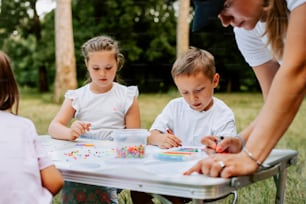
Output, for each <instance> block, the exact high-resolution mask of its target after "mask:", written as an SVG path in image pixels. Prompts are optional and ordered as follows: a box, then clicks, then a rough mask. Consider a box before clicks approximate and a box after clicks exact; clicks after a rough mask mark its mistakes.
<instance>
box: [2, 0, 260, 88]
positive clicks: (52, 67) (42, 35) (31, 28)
mask: <svg viewBox="0 0 306 204" xmlns="http://www.w3.org/2000/svg"><path fill="white" fill-rule="evenodd" d="M37 1H39V0H1V1H0V5H1V10H0V48H1V49H2V50H4V51H5V52H7V53H8V55H9V56H10V57H11V59H12V61H13V63H14V70H15V74H16V78H17V80H18V83H19V84H20V85H21V86H27V87H32V88H37V90H38V91H40V92H48V91H50V90H53V89H54V80H55V73H56V60H55V56H56V55H55V10H51V11H50V12H49V13H47V14H45V15H41V16H38V14H37V8H36V6H35V5H36V3H37ZM185 1H187V0H185ZM179 2H181V1H175V0H124V1H113V0H103V1H101V0H89V1H84V0H71V9H72V26H73V40H74V52H75V59H76V72H77V73H76V76H77V81H78V86H81V85H83V82H84V81H85V80H86V77H87V74H86V69H85V65H84V61H83V58H82V56H81V53H80V47H81V45H82V44H83V43H84V42H85V41H87V40H88V39H89V38H92V37H94V36H97V35H102V34H106V35H110V36H112V37H114V38H115V39H116V40H118V41H119V42H120V47H121V48H122V51H123V54H124V55H125V57H126V63H125V66H124V68H123V69H122V70H121V73H120V75H121V78H122V79H123V80H124V82H125V83H126V84H127V85H131V84H134V85H138V87H139V89H140V92H154V93H156V92H167V91H169V89H171V88H172V87H174V84H173V81H172V78H171V75H170V70H171V66H172V64H173V62H174V61H175V58H176V55H177V52H178V50H177V49H179V48H177V47H176V46H177V36H178V35H177V22H178V14H179V12H178V9H179V8H180V5H179ZM189 14H190V19H186V22H187V23H190V21H192V14H193V7H192V3H190V10H189ZM187 29H190V26H187ZM187 36H189V39H188V41H189V44H190V46H196V47H199V48H202V49H206V50H208V51H210V52H211V53H212V54H213V55H214V56H215V60H216V66H217V71H218V72H219V73H220V75H221V82H220V86H219V88H218V89H217V91H222V92H225V91H226V92H233V91H258V84H257V81H256V79H255V77H254V76H253V73H252V71H251V69H250V68H249V67H248V65H247V64H246V63H245V62H244V60H243V58H242V56H241V55H240V52H239V51H238V49H237V47H236V43H235V40H234V36H233V32H232V28H223V27H222V26H221V24H220V22H219V21H218V20H216V23H215V24H214V25H213V26H212V27H210V29H208V30H206V31H205V32H201V33H191V32H189V35H187ZM180 42H181V41H180ZM63 43H64V42H63Z"/></svg>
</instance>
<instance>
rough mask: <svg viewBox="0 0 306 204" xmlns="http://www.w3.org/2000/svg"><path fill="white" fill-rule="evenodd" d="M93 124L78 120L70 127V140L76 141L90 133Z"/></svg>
mask: <svg viewBox="0 0 306 204" xmlns="http://www.w3.org/2000/svg"><path fill="white" fill-rule="evenodd" d="M90 126H91V123H85V122H82V121H79V120H76V121H74V122H73V123H72V125H71V127H70V136H69V138H70V140H76V139H77V138H79V137H80V136H81V135H82V134H84V133H85V132H87V131H89V129H90Z"/></svg>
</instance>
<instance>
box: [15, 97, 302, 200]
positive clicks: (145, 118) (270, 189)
mask: <svg viewBox="0 0 306 204" xmlns="http://www.w3.org/2000/svg"><path fill="white" fill-rule="evenodd" d="M177 96H178V94H177V92H175V91H173V92H170V93H169V94H141V95H140V96H139V106H140V110H141V121H142V127H143V128H147V129H148V128H150V126H151V124H152V122H153V120H154V119H155V117H156V116H157V115H158V114H159V113H160V111H161V110H162V109H163V107H164V106H165V105H166V104H167V103H168V102H169V100H171V99H172V98H174V97H177ZM215 96H216V97H218V98H220V99H222V100H223V101H224V102H225V103H227V104H228V105H229V106H230V107H231V108H232V110H233V111H234V113H235V115H236V124H237V128H238V131H241V130H242V129H243V128H244V127H245V126H246V125H247V124H249V123H250V122H251V121H252V120H253V119H254V117H255V116H256V115H257V113H258V112H259V110H260V108H261V106H262V97H261V95H260V94H240V93H239V94H236V93H235V94H220V93H217V94H216V95H215ZM59 108H60V105H58V104H53V103H52V96H51V94H43V95H41V94H31V93H23V94H22V95H21V104H20V115H22V116H25V117H28V118H29V119H31V120H33V122H34V123H35V125H36V128H37V131H38V133H39V134H47V130H48V126H49V123H50V121H51V120H52V118H53V117H54V116H55V114H56V113H57V112H58V110H59ZM305 125H306V102H305V100H304V103H303V104H302V107H301V109H300V111H299V113H298V115H297V117H296V118H295V120H294V121H293V123H292V125H291V126H290V128H289V129H288V131H287V132H286V134H285V136H284V137H283V138H282V139H281V140H280V142H279V143H278V145H277V148H286V149H295V150H297V151H298V152H299V155H298V162H297V164H296V165H294V166H292V167H290V168H288V176H287V183H286V192H285V203H289V204H291V203H292V204H293V203H305V200H306V185H305V184H306V162H305V161H306V128H305ZM238 193H239V200H238V203H252V204H256V203H258V204H261V203H274V199H275V186H274V182H273V179H268V180H265V181H263V182H258V183H256V184H254V185H251V186H248V187H245V188H243V189H241V190H239V191H238ZM58 199H59V198H58V196H56V200H58ZM230 200H231V199H230V198H227V199H225V200H223V201H220V202H218V203H229V202H230ZM54 203H59V201H55V202H54Z"/></svg>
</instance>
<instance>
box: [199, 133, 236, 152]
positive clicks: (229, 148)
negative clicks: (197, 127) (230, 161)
mask: <svg viewBox="0 0 306 204" xmlns="http://www.w3.org/2000/svg"><path fill="white" fill-rule="evenodd" d="M201 143H202V144H203V145H205V146H206V148H205V151H206V153H207V154H215V153H238V152H240V151H241V149H242V144H241V140H240V139H239V138H238V137H223V138H222V139H220V137H217V136H206V137H203V138H202V140H201Z"/></svg>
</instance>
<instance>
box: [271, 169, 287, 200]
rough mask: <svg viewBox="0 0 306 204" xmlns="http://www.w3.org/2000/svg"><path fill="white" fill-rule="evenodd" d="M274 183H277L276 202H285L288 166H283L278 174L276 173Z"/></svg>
mask: <svg viewBox="0 0 306 204" xmlns="http://www.w3.org/2000/svg"><path fill="white" fill-rule="evenodd" d="M273 178H274V183H275V185H276V197H275V203H277V204H282V203H284V196H285V189H286V180H287V168H281V169H280V171H279V174H278V175H274V176H273Z"/></svg>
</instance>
